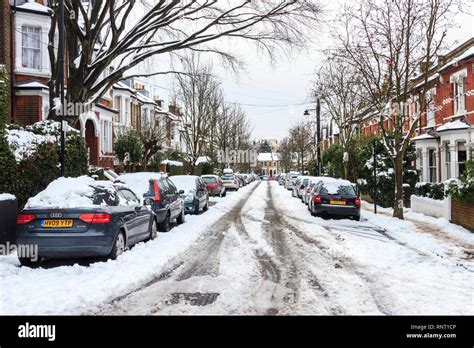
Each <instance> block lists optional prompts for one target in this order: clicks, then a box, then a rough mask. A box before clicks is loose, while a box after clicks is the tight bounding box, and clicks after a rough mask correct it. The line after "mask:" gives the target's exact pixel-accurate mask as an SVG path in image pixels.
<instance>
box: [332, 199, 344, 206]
mask: <svg viewBox="0 0 474 348" xmlns="http://www.w3.org/2000/svg"><path fill="white" fill-rule="evenodd" d="M329 204H334V205H346V201H336V200H330V201H329Z"/></svg>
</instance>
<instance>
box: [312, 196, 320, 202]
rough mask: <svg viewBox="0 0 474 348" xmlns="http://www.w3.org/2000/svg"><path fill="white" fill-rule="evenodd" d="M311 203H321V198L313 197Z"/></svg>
mask: <svg viewBox="0 0 474 348" xmlns="http://www.w3.org/2000/svg"><path fill="white" fill-rule="evenodd" d="M313 202H314V203H321V196H314V198H313Z"/></svg>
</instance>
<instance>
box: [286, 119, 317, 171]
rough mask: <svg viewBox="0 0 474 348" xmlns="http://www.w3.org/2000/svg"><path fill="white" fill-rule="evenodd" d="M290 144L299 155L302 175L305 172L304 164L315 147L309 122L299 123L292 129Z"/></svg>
mask: <svg viewBox="0 0 474 348" xmlns="http://www.w3.org/2000/svg"><path fill="white" fill-rule="evenodd" d="M289 140H290V144H291V147H292V148H293V149H294V151H295V153H297V154H298V162H299V167H300V170H301V173H303V172H304V162H305V159H306V157H307V155H308V153H309V152H310V151H311V149H312V148H313V147H314V145H315V144H314V139H313V136H312V132H311V129H310V124H309V123H308V122H303V121H301V122H299V123H297V124H296V125H295V126H293V127H292V128H291V129H290V137H289Z"/></svg>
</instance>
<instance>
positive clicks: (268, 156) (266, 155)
mask: <svg viewBox="0 0 474 348" xmlns="http://www.w3.org/2000/svg"><path fill="white" fill-rule="evenodd" d="M280 159H281V157H280V154H279V153H276V152H273V153H272V152H262V153H259V154H258V159H257V160H258V161H259V162H262V161H279V160H280Z"/></svg>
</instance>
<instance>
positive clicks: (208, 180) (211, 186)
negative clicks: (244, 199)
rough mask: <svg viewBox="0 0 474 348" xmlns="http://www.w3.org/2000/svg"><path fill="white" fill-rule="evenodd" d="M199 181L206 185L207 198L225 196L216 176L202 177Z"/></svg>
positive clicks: (223, 188)
mask: <svg viewBox="0 0 474 348" xmlns="http://www.w3.org/2000/svg"><path fill="white" fill-rule="evenodd" d="M201 179H202V181H204V183H205V184H206V188H207V192H208V194H209V196H219V197H225V196H226V195H227V192H226V190H225V187H224V184H223V183H222V180H221V178H220V177H218V176H217V175H202V176H201Z"/></svg>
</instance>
